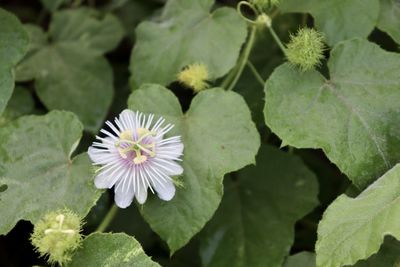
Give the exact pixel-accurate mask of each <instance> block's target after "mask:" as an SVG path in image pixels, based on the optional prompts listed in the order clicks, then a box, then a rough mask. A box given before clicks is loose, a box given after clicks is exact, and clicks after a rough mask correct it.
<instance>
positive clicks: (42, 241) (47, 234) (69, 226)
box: [31, 209, 82, 265]
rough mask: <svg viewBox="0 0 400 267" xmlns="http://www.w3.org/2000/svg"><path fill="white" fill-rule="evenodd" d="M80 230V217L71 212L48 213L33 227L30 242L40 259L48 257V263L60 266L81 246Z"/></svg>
mask: <svg viewBox="0 0 400 267" xmlns="http://www.w3.org/2000/svg"><path fill="white" fill-rule="evenodd" d="M81 228H82V222H81V219H80V217H79V216H78V215H76V214H75V213H73V212H72V211H70V210H67V209H64V210H59V211H56V212H50V213H48V214H46V215H45V216H44V217H43V218H42V219H41V220H39V221H38V222H37V223H36V224H35V225H34V229H33V233H32V235H31V242H32V245H33V246H35V248H36V250H37V251H38V252H39V253H40V255H41V256H42V257H44V256H47V257H48V261H49V263H51V264H54V263H59V264H60V265H62V264H64V263H66V262H68V261H69V260H71V256H72V253H73V252H74V250H75V249H77V248H78V247H79V246H80V245H81V243H82V235H81V233H80V232H81Z"/></svg>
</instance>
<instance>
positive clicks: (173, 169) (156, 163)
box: [151, 158, 183, 176]
mask: <svg viewBox="0 0 400 267" xmlns="http://www.w3.org/2000/svg"><path fill="white" fill-rule="evenodd" d="M151 164H152V167H156V168H157V169H158V170H160V171H161V172H163V173H165V174H166V175H168V176H174V175H181V174H182V173H183V168H182V166H181V165H179V164H178V163H176V162H175V161H172V160H166V159H159V158H155V159H154V160H153V161H152V162H151Z"/></svg>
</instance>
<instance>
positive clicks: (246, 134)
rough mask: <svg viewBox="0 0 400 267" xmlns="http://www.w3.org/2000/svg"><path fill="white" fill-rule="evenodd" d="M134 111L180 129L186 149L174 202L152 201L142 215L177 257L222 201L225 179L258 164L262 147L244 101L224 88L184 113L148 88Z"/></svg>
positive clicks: (158, 89) (136, 97)
mask: <svg viewBox="0 0 400 267" xmlns="http://www.w3.org/2000/svg"><path fill="white" fill-rule="evenodd" d="M128 107H129V108H130V109H132V110H140V111H142V112H148V113H154V114H155V115H157V116H163V117H164V118H165V119H166V120H167V121H168V122H170V123H173V124H175V128H174V130H173V134H177V135H181V136H182V138H183V143H184V145H185V150H184V158H183V162H182V165H183V168H184V174H183V177H182V179H181V180H182V182H183V187H182V188H178V190H177V192H176V195H175V197H174V198H173V199H172V200H171V201H169V202H162V201H160V200H159V199H158V198H150V199H149V200H148V201H147V202H146V204H145V205H144V206H143V208H142V209H141V212H142V214H143V216H144V218H145V219H146V221H147V222H148V223H149V224H150V226H151V228H152V229H153V230H154V231H155V232H157V233H158V234H159V235H160V236H161V238H162V239H164V240H165V241H166V242H167V244H168V246H169V248H170V250H171V253H173V252H175V251H176V250H177V249H179V248H181V247H182V246H183V245H185V244H186V243H187V242H188V241H189V240H190V238H191V237H192V236H193V235H195V234H196V233H197V232H198V231H199V230H200V229H201V228H202V227H203V226H204V224H205V223H206V222H207V221H208V220H209V219H210V218H211V216H212V215H213V213H214V211H215V210H216V209H217V207H218V204H219V202H220V200H221V197H222V190H223V186H222V180H223V176H224V174H226V173H228V172H232V171H235V170H238V169H241V168H243V167H244V166H246V165H249V164H251V163H254V157H255V155H256V154H257V150H258V148H259V145H260V140H259V135H258V133H257V130H256V128H255V126H254V123H253V122H252V121H251V115H250V111H249V109H248V107H247V105H246V103H245V102H244V100H243V98H242V97H241V96H239V95H238V94H236V93H234V92H227V91H223V90H222V89H220V88H215V89H210V90H206V91H203V92H201V93H199V94H198V95H197V96H196V97H195V98H194V99H193V101H192V104H191V107H190V109H189V111H188V112H186V113H185V114H183V113H182V111H181V108H180V105H179V102H178V99H177V98H176V97H175V96H174V95H173V94H172V93H171V92H170V91H168V90H167V89H165V88H163V87H162V86H159V85H144V86H143V87H141V88H140V89H138V90H136V91H134V92H133V93H132V95H131V96H130V98H129V100H128Z"/></svg>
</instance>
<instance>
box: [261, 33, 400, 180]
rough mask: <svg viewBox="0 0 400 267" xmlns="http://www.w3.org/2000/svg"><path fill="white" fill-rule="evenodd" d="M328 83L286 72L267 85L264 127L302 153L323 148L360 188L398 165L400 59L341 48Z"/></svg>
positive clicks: (366, 47)
mask: <svg viewBox="0 0 400 267" xmlns="http://www.w3.org/2000/svg"><path fill="white" fill-rule="evenodd" d="M328 67H329V69H330V74H329V76H330V79H329V80H327V79H326V78H324V77H323V76H322V75H321V74H320V73H319V72H317V71H309V72H304V73H303V72H301V71H299V70H298V69H296V68H294V67H291V66H289V65H288V64H284V65H282V66H280V67H278V68H277V69H276V70H275V71H274V73H273V74H272V75H271V77H270V78H269V80H268V81H267V83H266V85H265V93H266V105H265V108H264V115H265V120H266V123H267V125H268V126H269V127H270V128H271V130H272V131H273V132H274V133H276V134H277V135H278V136H279V137H280V138H281V139H282V141H283V143H284V144H288V145H291V146H294V147H297V148H322V149H323V150H324V152H325V154H326V155H327V156H328V158H329V159H330V160H331V161H332V162H333V163H335V164H336V165H337V166H338V167H339V169H340V170H341V171H342V172H344V173H345V174H346V175H347V176H349V178H350V179H351V180H352V181H353V182H354V183H355V184H356V185H357V186H358V187H360V188H362V187H365V186H367V185H368V184H369V183H371V182H372V181H374V180H375V179H376V178H377V177H379V176H380V175H382V174H383V173H385V172H386V171H387V170H389V169H390V168H391V167H392V166H393V165H394V164H395V163H396V162H398V160H399V159H400V134H399V133H400V113H399V110H400V103H399V101H398V99H399V98H400V76H399V75H398V71H397V70H399V69H400V55H399V54H396V53H389V52H386V51H384V50H382V49H381V48H380V47H379V46H377V45H375V44H372V43H369V42H368V41H366V40H361V39H354V40H350V41H345V42H342V43H340V44H339V45H337V46H336V47H335V48H334V49H333V50H332V52H331V57H330V60H329V62H328Z"/></svg>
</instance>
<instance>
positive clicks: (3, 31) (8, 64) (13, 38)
mask: <svg viewBox="0 0 400 267" xmlns="http://www.w3.org/2000/svg"><path fill="white" fill-rule="evenodd" d="M28 44H29V37H28V34H27V33H26V31H25V30H24V28H23V27H22V24H21V23H20V22H19V20H18V19H17V18H16V17H15V16H14V15H13V14H11V13H9V12H7V11H5V10H3V9H1V8H0V114H1V113H2V112H3V110H4V108H5V107H6V105H7V102H8V100H9V99H10V97H11V94H12V91H13V89H14V75H13V73H12V71H11V69H12V68H13V67H14V65H15V64H17V62H18V61H20V60H21V58H22V57H23V56H24V55H25V53H26V51H27V49H28Z"/></svg>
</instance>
